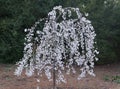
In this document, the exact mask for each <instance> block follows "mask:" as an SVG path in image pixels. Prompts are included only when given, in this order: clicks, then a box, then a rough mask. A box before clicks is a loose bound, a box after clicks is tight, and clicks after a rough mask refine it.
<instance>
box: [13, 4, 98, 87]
mask: <svg viewBox="0 0 120 89" xmlns="http://www.w3.org/2000/svg"><path fill="white" fill-rule="evenodd" d="M41 22H42V23H43V22H44V26H43V28H42V30H39V29H36V28H37V26H38V25H39V24H40V23H41ZM25 32H26V33H27V34H26V37H25V43H24V45H25V46H24V55H23V58H22V59H21V60H20V61H19V62H18V63H17V65H18V67H17V69H16V71H15V75H21V73H22V71H23V70H25V71H26V72H25V74H26V75H27V76H32V75H33V74H34V73H36V72H37V74H38V75H39V76H42V74H43V72H44V73H45V75H46V76H47V78H48V80H50V81H53V84H54V88H55V86H56V83H61V82H64V83H65V82H66V79H65V77H64V73H63V71H64V70H66V73H67V74H70V73H71V72H73V73H76V69H75V66H74V65H77V66H79V68H80V71H79V76H78V78H77V79H78V80H80V79H81V78H83V77H85V76H86V74H87V73H88V74H90V75H92V76H95V74H94V71H93V68H94V61H95V60H96V61H97V60H98V58H97V57H96V54H98V53H99V52H98V51H97V49H96V48H95V46H94V45H95V44H96V42H95V36H96V34H95V31H94V28H93V26H92V24H91V21H89V20H87V19H86V16H83V14H81V12H80V10H79V8H72V7H67V8H62V6H56V7H54V8H53V10H52V11H50V12H49V13H48V17H47V18H43V19H40V20H39V21H37V22H36V23H35V24H34V25H33V26H32V27H31V28H29V29H25ZM38 81H40V80H38Z"/></svg>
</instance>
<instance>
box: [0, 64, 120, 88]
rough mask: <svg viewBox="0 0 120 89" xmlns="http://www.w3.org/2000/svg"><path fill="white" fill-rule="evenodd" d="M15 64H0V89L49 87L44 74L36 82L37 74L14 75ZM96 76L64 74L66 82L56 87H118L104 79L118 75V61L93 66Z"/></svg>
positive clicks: (116, 84) (119, 84)
mask: <svg viewBox="0 0 120 89" xmlns="http://www.w3.org/2000/svg"><path fill="white" fill-rule="evenodd" d="M14 70H15V66H14V65H5V64H0V89H36V86H37V85H39V86H40V87H41V88H40V89H50V87H52V82H49V81H48V80H47V78H46V77H45V76H43V77H42V78H41V82H40V83H39V84H38V83H37V82H36V79H37V78H38V76H35V75H34V76H32V77H26V76H25V75H24V74H23V75H22V76H21V77H17V76H15V75H14ZM95 74H96V77H91V76H87V77H86V78H83V79H82V80H80V81H78V80H77V79H76V77H77V75H78V74H71V75H69V76H66V79H67V83H66V84H60V85H58V89H120V83H116V82H112V81H105V76H120V63H118V64H112V65H102V66H95Z"/></svg>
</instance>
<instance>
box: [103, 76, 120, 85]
mask: <svg viewBox="0 0 120 89" xmlns="http://www.w3.org/2000/svg"><path fill="white" fill-rule="evenodd" d="M103 79H104V80H105V81H107V82H115V83H117V84H120V76H118V75H115V76H108V75H105V76H104V78H103Z"/></svg>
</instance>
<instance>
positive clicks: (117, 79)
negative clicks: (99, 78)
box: [112, 76, 120, 84]
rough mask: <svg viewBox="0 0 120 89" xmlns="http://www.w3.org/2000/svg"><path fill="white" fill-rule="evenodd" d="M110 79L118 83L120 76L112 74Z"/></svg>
mask: <svg viewBox="0 0 120 89" xmlns="http://www.w3.org/2000/svg"><path fill="white" fill-rule="evenodd" d="M112 81H113V82H116V83H118V84H120V76H112Z"/></svg>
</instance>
